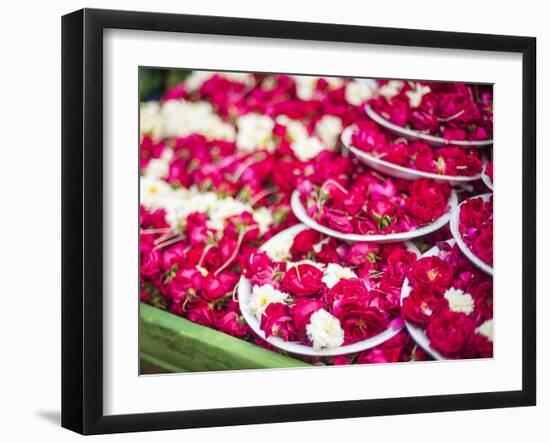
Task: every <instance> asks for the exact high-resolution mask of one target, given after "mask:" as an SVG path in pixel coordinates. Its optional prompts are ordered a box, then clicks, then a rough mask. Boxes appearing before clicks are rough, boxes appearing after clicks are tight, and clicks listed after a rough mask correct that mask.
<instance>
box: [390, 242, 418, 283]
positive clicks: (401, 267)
mask: <svg viewBox="0 0 550 443" xmlns="http://www.w3.org/2000/svg"><path fill="white" fill-rule="evenodd" d="M415 261H416V254H415V253H414V252H410V251H407V250H406V249H400V248H396V249H394V251H393V252H392V253H391V254H390V255H389V257H388V260H387V263H388V265H387V266H388V267H387V273H388V275H389V277H390V278H395V279H398V280H404V279H405V276H406V275H407V272H408V271H409V269H410V268H411V266H412V264H413V263H414V262H415Z"/></svg>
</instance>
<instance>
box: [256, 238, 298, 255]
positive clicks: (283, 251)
mask: <svg viewBox="0 0 550 443" xmlns="http://www.w3.org/2000/svg"><path fill="white" fill-rule="evenodd" d="M292 243H294V238H292V237H290V236H286V237H283V238H282V239H277V241H276V242H273V241H270V242H269V243H266V244H267V246H268V247H265V246H264V248H263V250H264V251H265V252H266V254H267V256H268V257H269V258H270V259H271V260H273V261H286V260H288V259H289V258H290V257H291V254H290V248H291V247H292Z"/></svg>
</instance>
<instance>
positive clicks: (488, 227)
mask: <svg viewBox="0 0 550 443" xmlns="http://www.w3.org/2000/svg"><path fill="white" fill-rule="evenodd" d="M450 227H451V232H452V234H453V237H454V239H455V240H456V242H457V244H458V246H459V248H460V249H461V250H462V252H463V253H464V255H466V257H468V258H469V259H470V260H471V261H472V263H474V264H475V265H476V266H478V267H479V268H480V269H482V270H483V271H485V272H487V273H488V274H490V275H493V194H482V195H478V196H475V197H470V198H468V199H466V200H464V201H463V202H461V203H460V205H458V207H457V208H456V209H455V211H454V212H453V214H452V216H451V222H450Z"/></svg>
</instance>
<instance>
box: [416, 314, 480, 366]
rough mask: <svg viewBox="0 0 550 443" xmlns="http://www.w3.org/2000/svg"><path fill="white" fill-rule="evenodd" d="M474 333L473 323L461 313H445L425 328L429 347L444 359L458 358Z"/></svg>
mask: <svg viewBox="0 0 550 443" xmlns="http://www.w3.org/2000/svg"><path fill="white" fill-rule="evenodd" d="M474 333H475V324H474V322H473V321H472V320H471V319H470V318H469V317H468V316H467V315H465V314H463V313H462V312H451V311H446V312H444V313H443V314H442V315H439V316H436V317H435V318H434V319H433V320H432V321H431V322H430V324H429V325H428V327H427V328H426V336H427V337H428V338H429V339H430V345H431V346H432V347H433V348H434V349H435V350H437V351H439V352H441V354H442V355H443V356H444V357H449V358H460V357H462V356H463V355H464V352H465V351H466V350H467V348H468V345H469V344H470V340H472V337H473V335H474Z"/></svg>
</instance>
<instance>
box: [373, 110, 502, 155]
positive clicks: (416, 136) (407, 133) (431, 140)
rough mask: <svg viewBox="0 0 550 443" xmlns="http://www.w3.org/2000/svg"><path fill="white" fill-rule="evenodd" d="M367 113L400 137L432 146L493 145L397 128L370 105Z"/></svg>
mask: <svg viewBox="0 0 550 443" xmlns="http://www.w3.org/2000/svg"><path fill="white" fill-rule="evenodd" d="M365 111H366V112H367V115H368V116H369V117H370V118H371V119H373V120H374V121H375V122H376V123H378V124H379V125H380V126H383V127H384V128H386V129H387V130H389V131H391V132H393V133H394V134H397V135H400V136H402V137H405V138H407V139H409V140H422V141H425V142H426V143H428V144H430V145H432V146H444V145H454V146H459V147H461V148H485V147H487V146H491V145H492V144H493V140H474V141H468V140H447V139H444V138H443V137H435V136H433V135H428V134H424V133H422V132H420V131H415V130H414V129H408V128H403V127H402V126H397V125H395V124H393V123H392V122H389V121H388V120H386V119H385V118H384V117H382V116H381V115H379V114H378V113H377V112H376V111H375V110H374V109H372V108H371V107H370V105H365Z"/></svg>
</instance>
